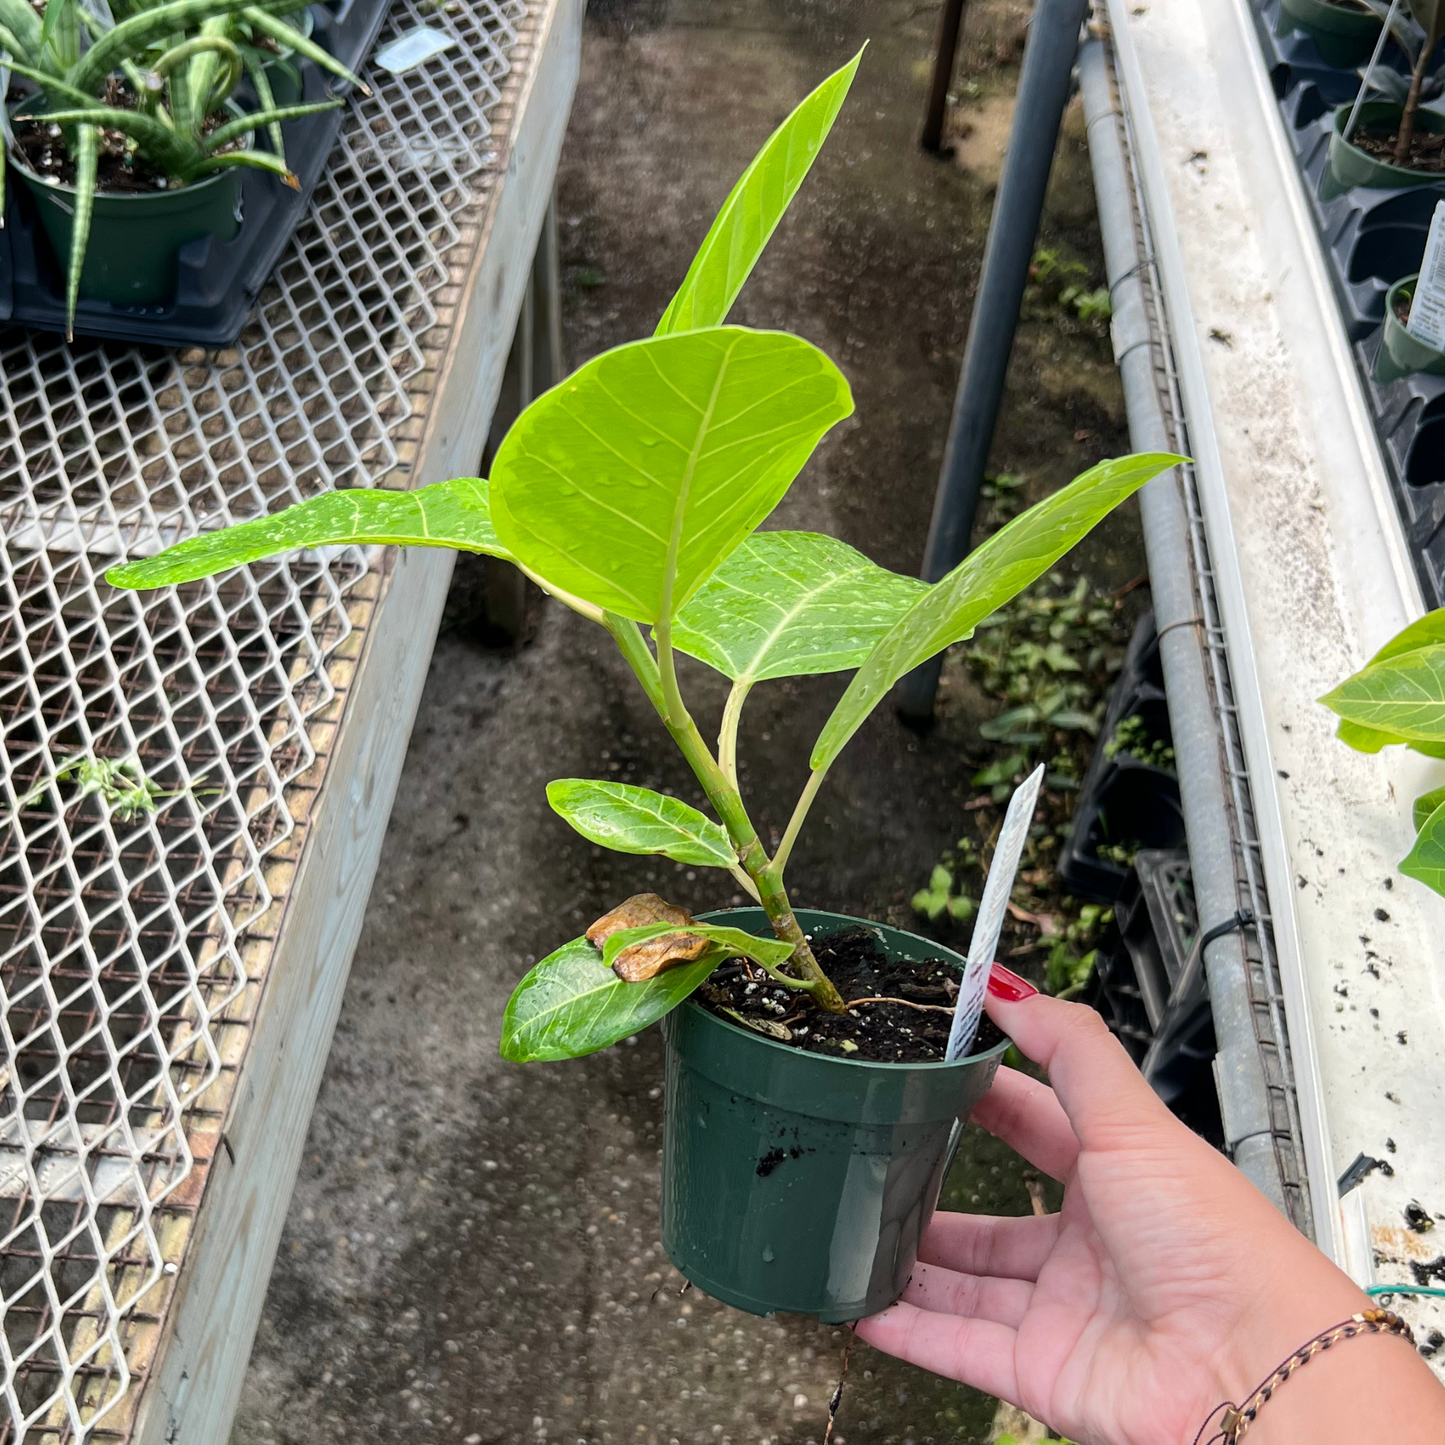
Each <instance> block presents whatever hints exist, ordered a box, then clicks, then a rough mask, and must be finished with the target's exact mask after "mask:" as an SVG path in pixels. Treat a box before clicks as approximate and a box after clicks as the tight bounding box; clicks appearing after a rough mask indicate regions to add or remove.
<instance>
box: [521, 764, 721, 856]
mask: <svg viewBox="0 0 1445 1445" xmlns="http://www.w3.org/2000/svg"><path fill="white" fill-rule="evenodd" d="M547 801H548V802H549V803H551V805H552V807H553V809H554V810H555V811H556V812H558V813H560V814H561V815H562V817H564V818H566V820H567V821H568V822H569V823H570V824H571V825H572V826H573V827H574V828H575V829H576V830H577V831H578V832H579V833H581V834H582V836H583V837H584V838H590V839H591V840H592V842H594V843H600V844H601V845H602V847H604V848H614V849H616V850H617V852H619V853H661V854H663V855H665V856H666V857H668V858H672V859H674V860H676V861H677V862H678V863H692V864H695V865H697V866H698V867H700V868H731V867H732V866H733V865H734V864H735V863H736V862H737V861H738V857H737V854H736V853H734V852H733V849H732V845H731V844H730V843H729V842H728V839H727V834H726V833H724V832H723V830H722V828H721V827H719V826H718V824H716V823H714V822H713V821H712V820H711V819H710V818H707V817H705V816H704V815H703V814H702V813H699V812H698V810H697V809H696V808H692V807H689V806H688V805H687V804H686V803H684V802H683V801H682V800H681V799H680V798H669V797H666V796H665V795H664V794H662V793H654V792H653V791H652V790H651V789H650V788H634V787H632V786H631V784H629V783H608V782H594V781H592V780H591V779H588V778H559V779H558V780H557V781H556V782H554V783H548V784H547Z"/></svg>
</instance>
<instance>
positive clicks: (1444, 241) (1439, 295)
mask: <svg viewBox="0 0 1445 1445" xmlns="http://www.w3.org/2000/svg"><path fill="white" fill-rule="evenodd" d="M1405 329H1406V330H1407V331H1408V332H1409V333H1410V335H1411V336H1413V337H1414V338H1415V339H1416V340H1417V341H1423V342H1424V343H1425V345H1426V346H1433V347H1434V348H1435V350H1436V351H1445V201H1437V202H1436V203H1435V214H1434V216H1433V217H1431V219H1430V235H1429V237H1428V238H1427V240H1426V242H1425V257H1424V259H1423V260H1422V261H1421V262H1420V279H1419V280H1418V281H1417V282H1416V283H1415V295H1414V299H1413V300H1412V301H1411V302H1410V321H1409V324H1408V325H1407V326H1406V328H1405Z"/></svg>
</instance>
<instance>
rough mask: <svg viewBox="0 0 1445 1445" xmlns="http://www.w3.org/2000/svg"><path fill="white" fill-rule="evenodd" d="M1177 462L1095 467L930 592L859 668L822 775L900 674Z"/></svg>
mask: <svg viewBox="0 0 1445 1445" xmlns="http://www.w3.org/2000/svg"><path fill="white" fill-rule="evenodd" d="M1182 460H1184V459H1183V458H1182V457H1177V456H1171V455H1168V454H1166V453H1160V452H1148V453H1143V454H1141V455H1137V456H1129V457H1118V458H1116V459H1114V460H1113V461H1107V462H1100V464H1099V465H1098V466H1096V467H1092V468H1090V469H1089V470H1088V471H1087V472H1085V473H1084V474H1083V475H1082V476H1081V477H1076V478H1075V479H1074V480H1073V481H1072V482H1070V483H1069V485H1068V486H1066V487H1064V488H1062V489H1061V490H1059V491H1057V492H1055V493H1054V494H1053V496H1051V497H1047V498H1045V499H1044V500H1043V501H1042V502H1039V503H1038V504H1037V505H1036V506H1033V507H1030V508H1029V510H1028V511H1027V512H1024V513H1023V514H1022V515H1021V516H1018V517H1015V518H1014V520H1013V521H1012V522H1010V523H1009V524H1008V525H1007V526H1006V527H1003V528H1002V529H1001V530H999V531H997V532H995V533H994V534H993V536H992V537H990V538H989V539H988V540H987V541H986V542H985V543H984V544H983V545H982V546H981V547H978V548H977V549H976V550H975V551H973V552H971V553H969V555H968V556H967V557H965V558H964V559H963V561H962V562H960V563H959V565H958V566H957V567H955V568H954V569H953V571H952V572H950V573H949V574H948V576H947V577H945V578H944V579H943V580H942V581H941V582H939V583H937V584H936V585H935V586H933V587H930V588H929V589H928V591H927V592H926V593H925V594H924V595H923V596H922V597H921V598H920V599H919V600H918V601H917V602H916V603H915V604H914V605H913V607H912V608H910V609H909V611H908V612H907V613H906V614H905V615H904V616H903V617H902V618H901V619H900V620H899V621H898V622H897V623H896V624H895V625H894V626H893V627H892V628H891V629H890V631H889V632H888V633H887V635H886V636H885V637H884V638H883V640H882V641H881V642H879V643H878V645H877V646H876V647H875V648H874V649H873V651H872V652H871V653H870V654H869V655H868V658H867V660H866V661H865V662H864V663H863V665H862V667H860V668H859V669H858V672H857V674H856V676H855V677H854V678H853V681H852V682H851V683H849V684H848V690H847V692H845V693H844V694H843V696H842V697H841V698H840V699H839V701H838V705H837V707H835V708H834V709H833V715H832V716H831V717H830V718H829V719H828V722H827V724H826V726H825V727H824V728H823V732H822V735H821V736H820V737H819V738H818V742H817V744H816V746H815V747H814V748H813V756H812V765H813V767H814V768H815V769H818V768H826V767H827V766H828V765H829V764H830V763H831V762H832V761H833V759H834V758H836V757H837V756H838V754H839V753H840V752H841V751H842V750H843V747H844V746H845V744H846V743H847V742H848V739H849V738H851V737H852V736H853V734H854V733H855V732H857V730H858V729H859V727H861V726H862V724H863V720H864V719H865V718H866V717H867V716H868V714H869V713H871V712H872V711H873V709H874V708H875V707H877V706H878V704H879V703H880V702H881V701H882V700H883V698H884V697H885V696H886V695H887V693H888V690H889V688H891V687H892V686H893V684H894V683H895V682H897V681H898V679H899V678H900V677H902V676H903V674H904V673H905V672H908V671H909V670H910V669H912V668H914V667H917V666H918V664H919V663H921V662H925V661H927V659H928V658H930V657H932V656H933V655H934V654H935V653H938V652H942V651H943V649H944V648H945V647H947V646H949V644H950V643H954V642H958V641H960V640H961V639H962V638H965V637H967V636H968V635H969V634H970V633H971V632H972V631H973V629H974V628H975V627H976V626H977V625H978V624H979V623H980V622H981V621H982V620H983V619H984V618H985V617H987V616H988V615H989V613H991V612H994V611H996V610H997V609H998V608H999V607H1001V606H1002V605H1003V604H1004V603H1005V602H1007V601H1008V600H1009V599H1010V598H1011V597H1013V596H1015V595H1016V594H1017V593H1019V592H1021V591H1023V589H1024V588H1025V587H1027V586H1028V585H1029V583H1030V582H1032V581H1033V580H1034V579H1035V578H1036V577H1038V576H1040V575H1041V574H1042V573H1044V572H1046V571H1047V570H1048V569H1049V568H1050V567H1052V566H1053V565H1054V563H1055V562H1057V561H1058V559H1059V558H1060V557H1062V556H1063V555H1064V553H1065V552H1067V551H1068V550H1069V548H1070V547H1072V546H1073V545H1074V544H1075V543H1076V542H1077V541H1079V539H1080V538H1081V537H1083V536H1084V535H1085V533H1087V532H1088V531H1089V529H1090V528H1091V527H1093V525H1094V524H1095V523H1096V522H1098V521H1099V520H1100V518H1102V517H1103V516H1105V515H1106V514H1107V513H1108V512H1110V511H1112V510H1113V508H1115V507H1116V506H1118V505H1119V503H1120V502H1122V501H1123V500H1124V499H1125V498H1126V497H1128V496H1130V495H1131V494H1132V493H1134V492H1136V491H1137V490H1138V489H1139V488H1140V487H1142V486H1143V485H1144V483H1145V482H1147V481H1148V480H1149V479H1150V478H1151V477H1154V476H1157V475H1158V474H1159V473H1160V472H1162V471H1166V470H1167V469H1168V468H1170V467H1172V466H1176V465H1177V464H1178V463H1179V462H1181V461H1182Z"/></svg>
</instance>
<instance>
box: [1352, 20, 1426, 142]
mask: <svg viewBox="0 0 1445 1445" xmlns="http://www.w3.org/2000/svg"><path fill="white" fill-rule="evenodd" d="M1365 3H1366V4H1367V5H1368V7H1369V8H1370V9H1371V10H1373V11H1374V12H1375V13H1376V14H1377V15H1379V17H1380V18H1381V19H1382V20H1388V21H1389V22H1390V33H1391V35H1392V36H1393V38H1394V39H1395V41H1396V42H1397V43H1398V44H1399V46H1400V48H1401V49H1402V50H1403V51H1404V52H1405V54H1406V56H1407V57H1408V58H1409V61H1410V75H1409V78H1408V79H1406V78H1405V77H1403V76H1400V75H1398V74H1396V72H1395V71H1393V70H1390V69H1388V68H1386V67H1382V66H1379V65H1376V66H1373V67H1372V68H1371V70H1370V71H1369V73H1368V74H1367V75H1366V76H1365V81H1366V83H1367V84H1368V86H1369V87H1370V89H1371V90H1375V91H1378V92H1379V93H1380V94H1381V95H1383V96H1385V97H1386V98H1387V99H1389V100H1393V101H1394V102H1395V103H1396V104H1397V105H1399V106H1400V107H1401V111H1400V126H1399V129H1398V131H1397V132H1396V135H1395V153H1394V156H1393V157H1392V159H1393V161H1394V164H1395V165H1397V166H1408V165H1409V163H1410V146H1411V143H1412V142H1413V141H1414V139H1415V126H1416V122H1417V121H1418V119H1419V115H1420V106H1421V105H1422V104H1423V103H1424V102H1425V101H1427V100H1429V99H1430V98H1431V97H1432V96H1433V95H1436V94H1438V93H1439V90H1440V79H1439V76H1438V74H1432V73H1431V71H1430V60H1431V57H1432V56H1433V55H1434V53H1435V47H1436V46H1437V45H1438V44H1439V43H1440V39H1441V37H1442V36H1445V0H1408V8H1409V11H1410V14H1408V15H1407V14H1405V13H1404V10H1405V7H1404V6H1401V7H1400V8H1399V10H1397V11H1396V13H1395V15H1394V17H1393V18H1391V16H1390V6H1389V4H1388V3H1387V0H1365Z"/></svg>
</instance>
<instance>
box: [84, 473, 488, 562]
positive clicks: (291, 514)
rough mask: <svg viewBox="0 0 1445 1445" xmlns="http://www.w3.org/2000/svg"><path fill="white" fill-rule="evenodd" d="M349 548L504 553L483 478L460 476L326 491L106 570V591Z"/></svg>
mask: <svg viewBox="0 0 1445 1445" xmlns="http://www.w3.org/2000/svg"><path fill="white" fill-rule="evenodd" d="M348 543H355V544H359V545H363V546H366V545H373V544H396V545H398V546H420V547H455V548H456V549H457V550H458V551H462V552H485V553H487V554H488V555H490V556H493V557H502V558H507V555H508V554H507V550H506V548H505V547H503V546H502V544H501V543H500V542H499V541H498V540H497V534H496V533H495V532H494V531H493V530H492V521H491V515H490V512H489V511H488V508H487V483H486V481H485V479H483V478H479V477H458V478H457V479H456V480H454V481H450V482H437V483H436V484H435V485H433V486H430V487H419V488H418V489H417V490H416V491H414V492H391V491H383V490H381V489H379V488H377V489H372V488H355V489H352V490H348V491H342V492H327V493H325V494H324V495H323V496H320V497H312V498H311V499H310V500H309V501H305V502H298V503H297V504H296V505H295V506H294V507H287V508H286V510H285V511H284V512H277V513H276V514H275V515H274V516H270V517H257V518H256V519H255V520H254V521H250V522H241V523H239V524H238V525H237V526H234V527H227V528H226V529H225V530H224V531H219V532H205V533H202V535H201V536H199V537H191V538H189V539H188V540H187V541H184V542H178V543H177V544H176V545H175V546H174V547H168V548H166V550H165V551H164V552H159V553H157V554H156V555H155V556H154V557H144V558H141V559H140V560H138V561H135V562H126V563H123V564H122V565H121V566H119V567H112V568H111V569H110V570H109V571H108V572H107V573H106V574H105V576H106V581H107V582H109V583H110V584H111V586H112V587H167V586H170V585H171V584H172V583H175V582H193V581H195V579H196V578H198V577H209V576H211V574H212V573H215V572H223V571H225V570H226V569H227V568H228V567H240V566H243V565H244V564H245V563H247V562H255V561H257V560H258V559H259V558H261V557H274V556H276V555H277V554H279V553H282V552H294V551H296V550H298V549H299V548H302V547H334V546H343V545H346V544H348Z"/></svg>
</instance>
